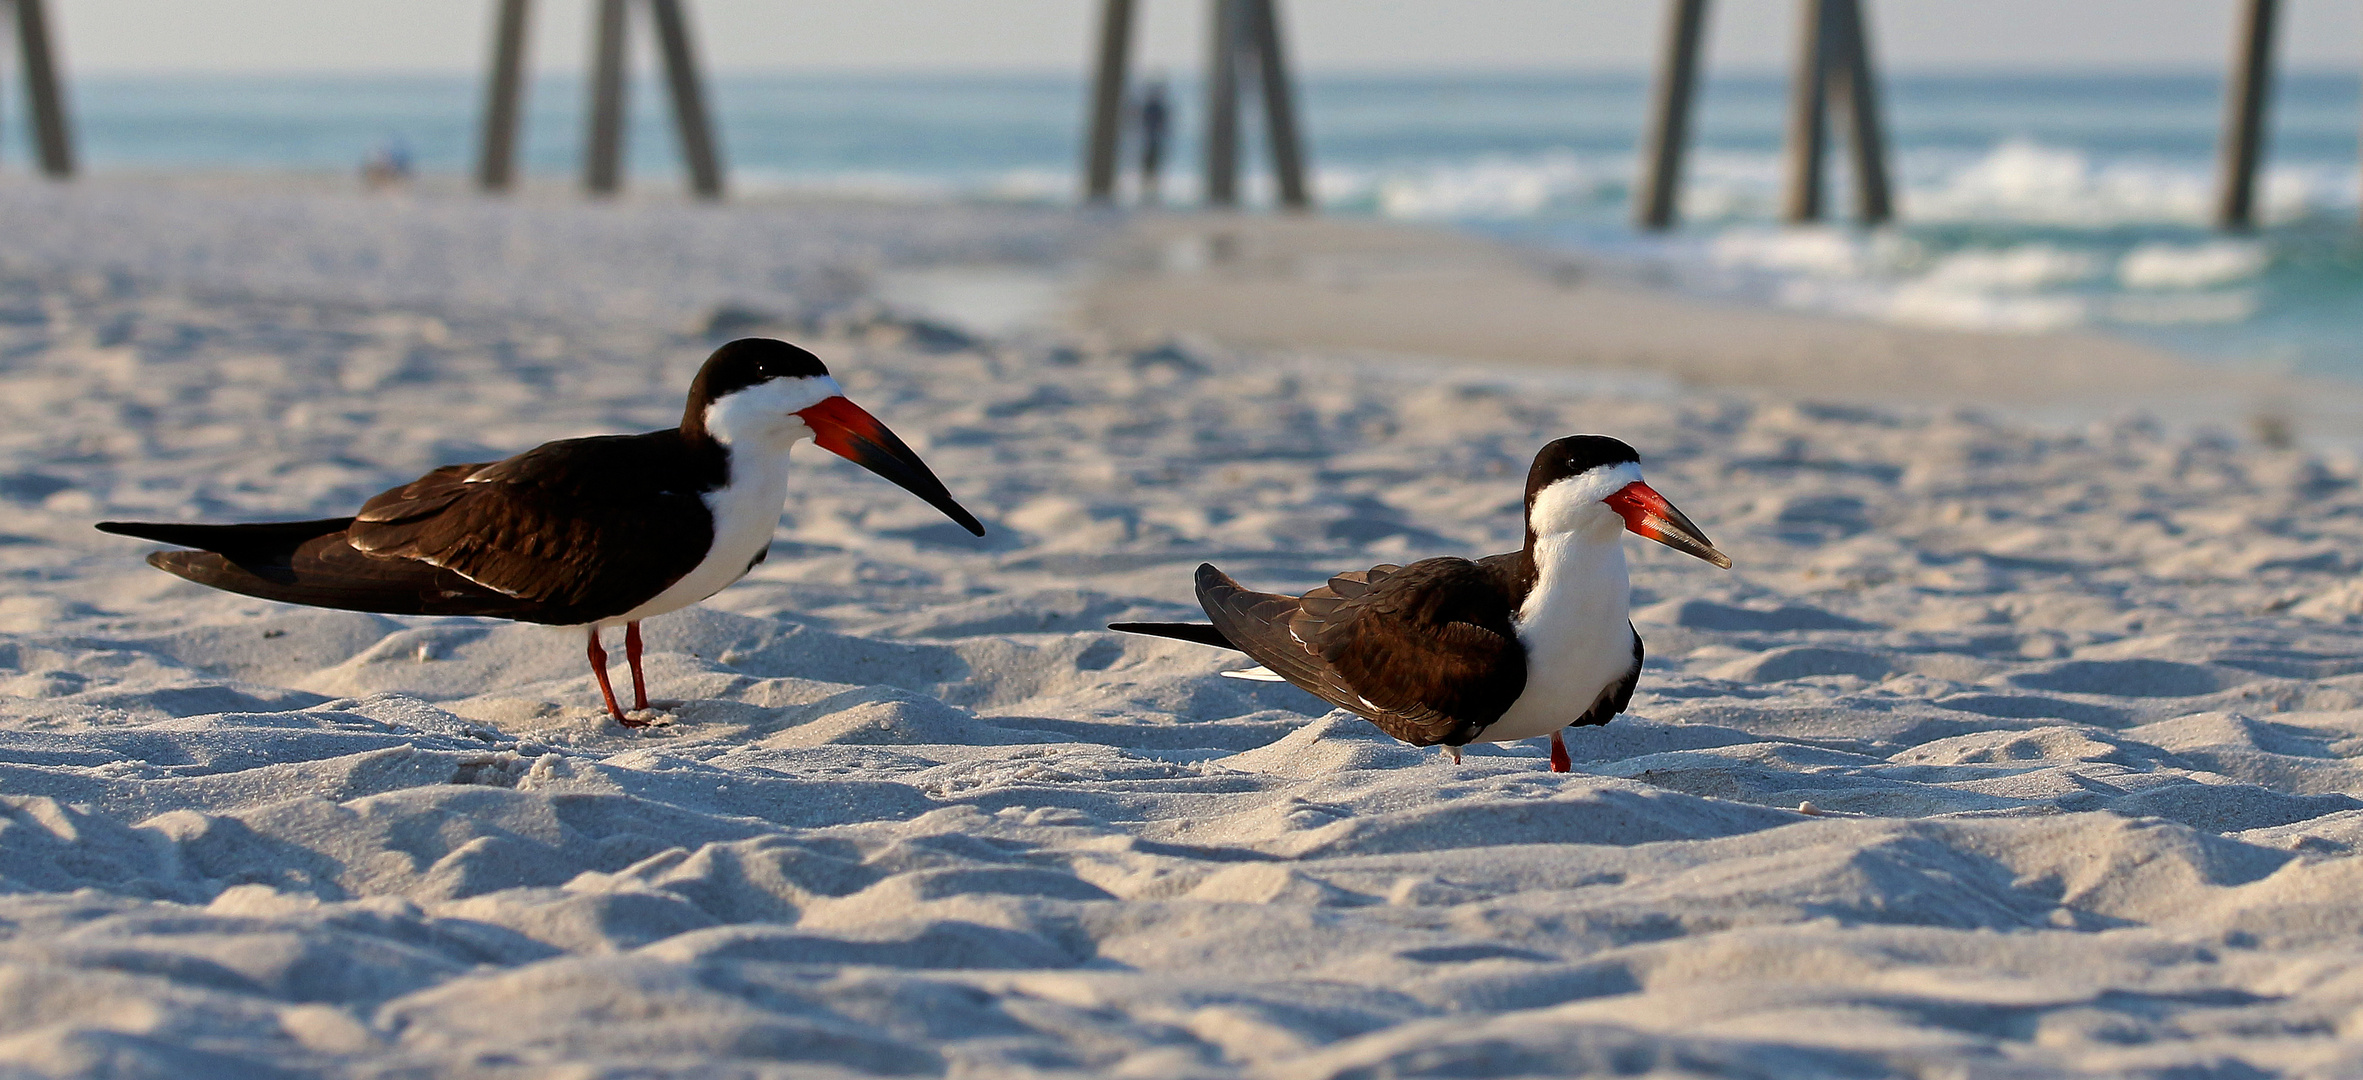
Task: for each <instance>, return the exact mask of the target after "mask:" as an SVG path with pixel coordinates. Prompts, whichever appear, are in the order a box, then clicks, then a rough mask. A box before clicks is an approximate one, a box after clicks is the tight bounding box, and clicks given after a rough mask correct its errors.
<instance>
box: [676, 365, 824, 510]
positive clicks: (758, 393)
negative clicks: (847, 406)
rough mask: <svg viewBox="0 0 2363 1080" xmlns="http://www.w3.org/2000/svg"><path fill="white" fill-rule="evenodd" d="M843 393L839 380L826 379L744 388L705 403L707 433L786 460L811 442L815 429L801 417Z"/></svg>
mask: <svg viewBox="0 0 2363 1080" xmlns="http://www.w3.org/2000/svg"><path fill="white" fill-rule="evenodd" d="M841 393H843V391H842V390H840V389H839V388H838V386H837V380H835V379H832V378H830V377H828V376H826V375H804V376H799V377H796V378H790V379H771V380H768V381H766V382H759V383H756V384H755V385H753V386H748V387H742V388H740V389H738V390H734V391H732V392H730V393H727V394H724V395H722V396H721V397H718V398H715V399H714V400H713V401H710V402H708V403H706V412H705V423H706V434H708V435H711V436H713V438H714V441H715V442H718V443H721V444H722V445H724V446H728V447H732V448H734V449H741V448H743V449H749V450H757V451H764V450H768V451H775V452H777V453H779V454H782V455H785V454H786V453H787V452H788V448H789V447H791V446H794V445H796V444H797V443H798V442H801V441H803V440H805V439H809V438H811V437H812V428H811V427H809V426H807V425H806V424H805V423H804V418H803V417H801V416H798V415H797V414H798V413H800V412H803V411H804V410H806V409H809V408H811V407H813V406H815V405H818V404H820V403H821V402H823V401H827V400H828V399H830V398H833V397H836V396H838V395H839V394H841ZM782 498H783V499H784V498H785V496H782Z"/></svg>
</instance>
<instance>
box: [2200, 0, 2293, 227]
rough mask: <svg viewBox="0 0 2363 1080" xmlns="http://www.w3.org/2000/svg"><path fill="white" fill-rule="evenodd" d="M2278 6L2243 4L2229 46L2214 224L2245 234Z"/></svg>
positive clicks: (2250, 221)
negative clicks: (2234, 33) (2237, 28)
mask: <svg viewBox="0 0 2363 1080" xmlns="http://www.w3.org/2000/svg"><path fill="white" fill-rule="evenodd" d="M2279 8H2280V4H2279V2H2278V0H2247V2H2246V3H2245V4H2243V5H2242V9H2241V13H2240V26H2239V30H2238V36H2237V37H2235V38H2234V40H2233V43H2232V77H2231V79H2230V81H2229V82H2228V83H2227V85H2226V87H2225V94H2224V135H2223V146H2222V150H2221V160H2220V162H2219V171H2220V173H2221V175H2220V177H2219V181H2218V182H2219V185H2220V186H2219V188H2218V191H2217V197H2216V203H2215V223H2216V225H2217V226H2218V227H2220V228H2225V229H2232V230H2237V231H2245V230H2248V229H2251V228H2254V227H2255V225H2256V168H2257V164H2258V163H2259V162H2260V161H2261V160H2262V159H2263V157H2264V144H2265V132H2264V128H2265V102H2266V98H2267V96H2268V95H2269V94H2270V93H2271V91H2272V85H2271V84H2272V80H2273V23H2274V19H2275V16H2276V15H2278V14H2279Z"/></svg>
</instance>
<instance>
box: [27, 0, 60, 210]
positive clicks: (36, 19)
mask: <svg viewBox="0 0 2363 1080" xmlns="http://www.w3.org/2000/svg"><path fill="white" fill-rule="evenodd" d="M42 4H43V0H16V43H17V51H18V54H19V55H20V56H21V57H22V58H23V61H24V65H25V98H26V103H27V104H28V105H30V106H31V108H32V113H33V146H34V150H35V153H36V154H38V155H39V158H40V161H41V172H42V174H43V175H45V176H48V177H49V178H51V179H53V180H63V179H66V178H68V177H70V176H73V175H74V139H73V135H72V133H71V132H70V131H69V130H68V129H67V127H66V97H65V91H64V89H63V88H62V87H61V85H60V83H61V80H60V79H59V78H58V74H57V58H56V52H55V50H54V49H53V47H52V46H51V44H50V40H49V19H48V12H47V11H46V10H44V8H43V7H42Z"/></svg>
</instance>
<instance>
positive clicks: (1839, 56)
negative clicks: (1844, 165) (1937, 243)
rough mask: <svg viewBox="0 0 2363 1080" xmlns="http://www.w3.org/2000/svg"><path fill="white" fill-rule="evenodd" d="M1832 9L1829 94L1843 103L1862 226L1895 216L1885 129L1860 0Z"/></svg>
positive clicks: (1876, 78) (1868, 34)
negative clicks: (1832, 63)
mask: <svg viewBox="0 0 2363 1080" xmlns="http://www.w3.org/2000/svg"><path fill="white" fill-rule="evenodd" d="M1838 8H1839V14H1838V18H1837V19H1836V21H1835V22H1834V24H1833V26H1832V30H1833V31H1835V32H1836V34H1837V37H1836V39H1835V40H1834V41H1833V42H1832V43H1831V50H1832V52H1834V53H1835V54H1836V61H1837V63H1836V65H1835V67H1834V68H1833V69H1832V71H1831V78H1832V79H1833V80H1834V82H1833V84H1832V86H1831V90H1830V93H1831V97H1832V98H1834V99H1835V100H1837V101H1838V102H1840V103H1841V104H1843V105H1844V106H1845V108H1846V116H1847V119H1848V121H1849V122H1850V125H1851V130H1850V131H1849V133H1848V138H1847V145H1848V146H1849V147H1850V148H1852V150H1853V151H1854V206H1855V210H1854V212H1855V216H1856V217H1857V218H1859V219H1860V220H1861V221H1862V222H1863V224H1865V225H1880V224H1884V223H1886V222H1887V221H1888V219H1890V218H1893V217H1894V216H1895V205H1894V196H1893V194H1892V193H1890V191H1889V190H1888V186H1887V128H1886V125H1885V124H1884V123H1883V122H1882V121H1881V119H1880V116H1879V76H1878V73H1877V72H1876V71H1874V70H1872V68H1871V28H1870V26H1869V25H1868V22H1867V20H1866V19H1865V17H1864V15H1863V6H1862V0H1843V2H1842V3H1840V4H1839V5H1838Z"/></svg>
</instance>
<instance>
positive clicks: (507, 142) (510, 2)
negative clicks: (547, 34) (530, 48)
mask: <svg viewBox="0 0 2363 1080" xmlns="http://www.w3.org/2000/svg"><path fill="white" fill-rule="evenodd" d="M532 2H533V0H500V10H499V13H498V14H497V15H496V16H495V17H494V21H493V28H492V77H491V78H489V79H487V80H485V91H484V131H483V142H482V144H481V145H480V146H479V147H478V149H477V152H476V186H477V187H480V188H482V189H484V190H486V191H507V190H509V188H510V187H511V186H512V185H514V184H515V183H516V179H517V118H518V117H519V116H520V115H521V114H522V112H523V109H524V104H525V27H526V23H527V21H528V19H529V17H530V16H531V15H532V8H531V5H532Z"/></svg>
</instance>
